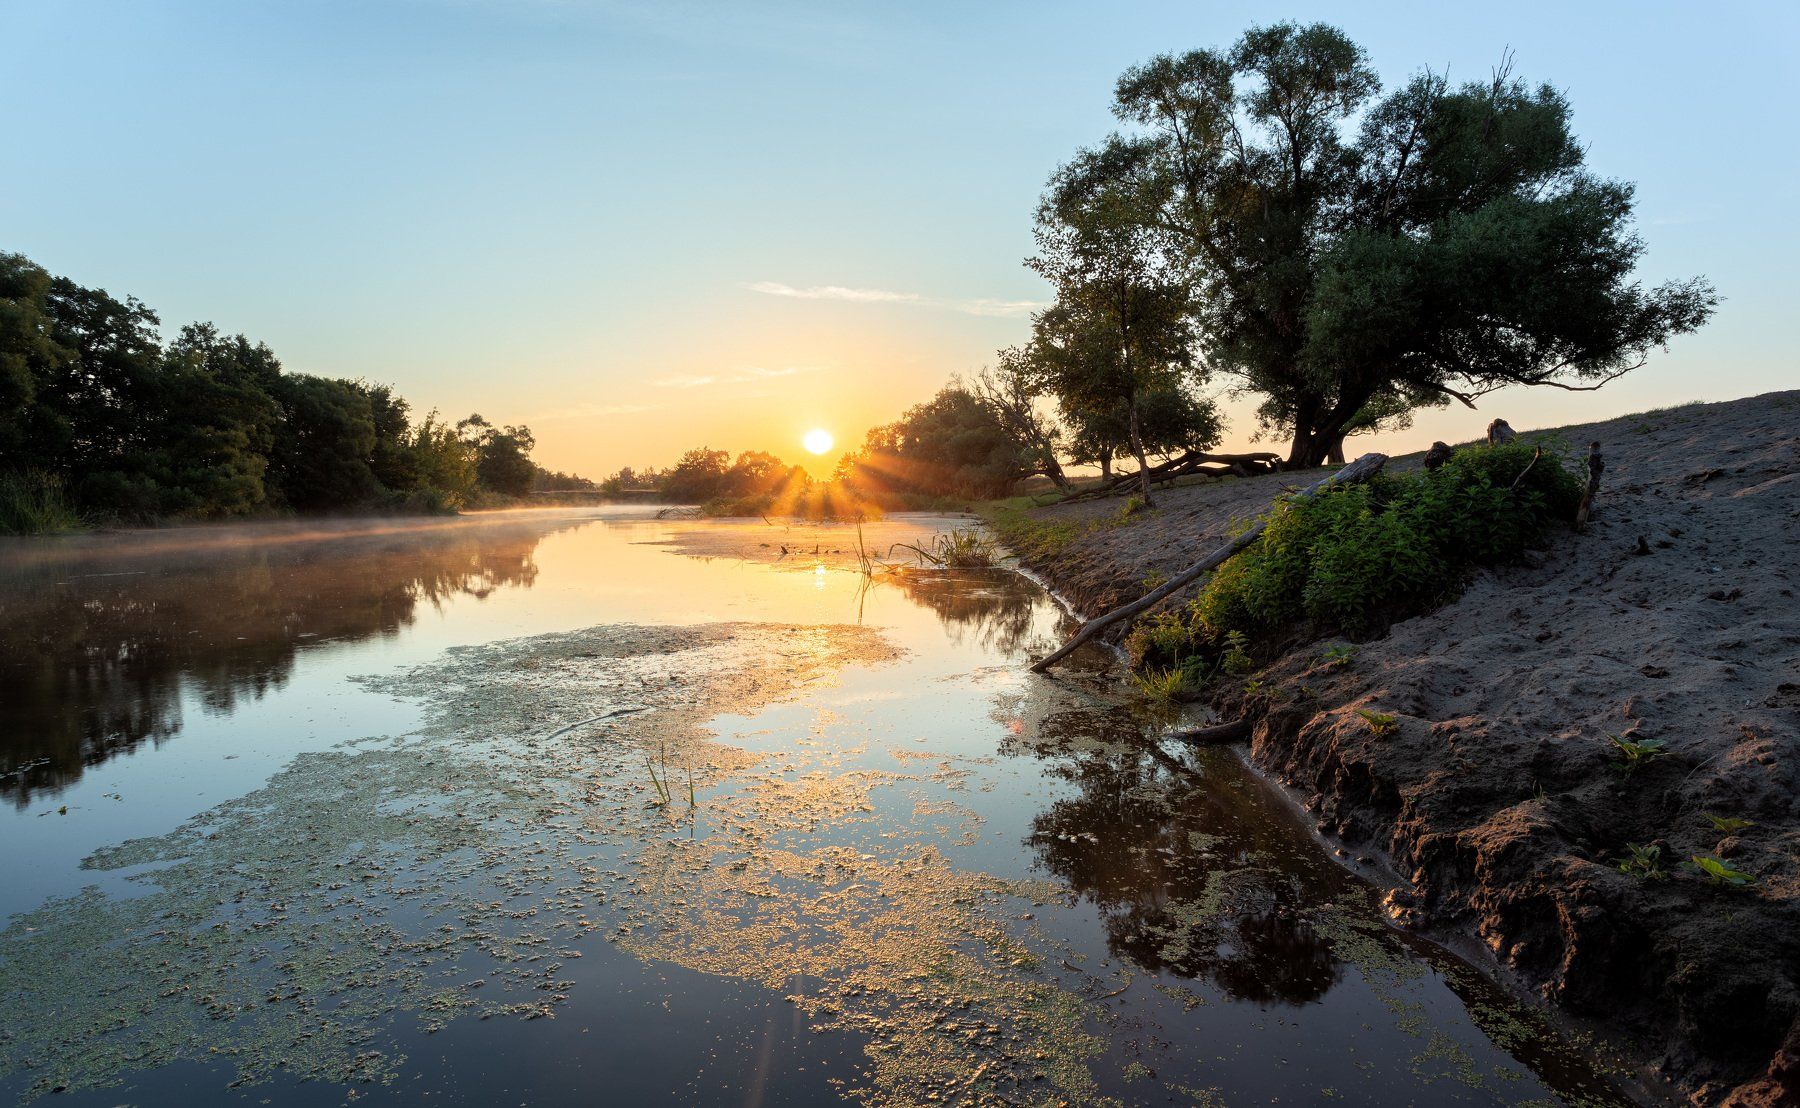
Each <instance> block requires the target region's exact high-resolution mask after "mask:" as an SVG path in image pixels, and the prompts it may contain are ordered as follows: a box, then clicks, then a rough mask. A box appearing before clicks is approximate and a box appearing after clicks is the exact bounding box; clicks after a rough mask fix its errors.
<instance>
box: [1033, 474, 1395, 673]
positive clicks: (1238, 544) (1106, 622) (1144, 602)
mask: <svg viewBox="0 0 1800 1108" xmlns="http://www.w3.org/2000/svg"><path fill="white" fill-rule="evenodd" d="M1386 464H1387V455H1386V454H1364V455H1363V456H1362V457H1360V458H1358V459H1356V460H1355V461H1354V462H1351V463H1350V464H1349V465H1347V466H1345V467H1344V468H1343V469H1340V470H1338V471H1337V472H1336V473H1333V474H1331V475H1330V476H1328V477H1321V478H1320V479H1319V480H1317V481H1314V482H1313V483H1312V484H1310V485H1308V486H1306V487H1305V488H1303V489H1301V490H1300V491H1299V492H1296V493H1295V494H1294V497H1293V499H1294V502H1296V503H1297V502H1299V501H1302V500H1310V499H1312V498H1313V497H1315V496H1317V495H1319V493H1321V492H1323V491H1325V490H1326V489H1328V488H1330V487H1331V486H1333V485H1354V484H1356V483H1357V482H1359V481H1367V480H1368V479H1369V478H1371V477H1373V476H1375V475H1376V474H1377V473H1380V472H1381V467H1382V466H1384V465H1386ZM1265 526H1266V521H1265V520H1258V521H1257V522H1256V523H1255V524H1253V525H1252V526H1251V527H1250V529H1249V530H1248V531H1245V532H1244V533H1243V534H1241V535H1239V536H1238V537H1237V538H1235V539H1232V540H1231V541H1230V542H1228V543H1226V544H1225V545H1224V546H1221V547H1219V549H1217V550H1215V551H1213V552H1212V553H1211V554H1208V555H1207V556H1206V557H1204V558H1202V559H1200V560H1199V561H1198V562H1195V563H1194V564H1193V565H1191V566H1189V567H1188V568H1186V569H1184V570H1182V571H1181V572H1180V573H1178V574H1176V575H1175V576H1173V577H1171V578H1169V580H1168V581H1166V582H1164V583H1163V585H1162V586H1161V587H1159V588H1157V589H1154V590H1152V591H1151V592H1149V593H1147V594H1146V595H1144V596H1143V597H1140V598H1139V599H1137V600H1134V601H1132V602H1131V603H1129V604H1126V605H1124V606H1122V607H1118V608H1114V609H1113V610H1112V611H1110V612H1106V613H1104V614H1102V615H1098V616H1095V617H1094V618H1093V619H1090V620H1088V621H1087V622H1086V623H1084V624H1082V625H1081V629H1080V630H1079V631H1077V632H1075V635H1074V637H1073V638H1071V639H1070V640H1069V641H1068V642H1066V643H1064V644H1063V645H1062V647H1061V649H1059V650H1056V651H1054V652H1053V653H1051V654H1048V655H1046V656H1045V657H1043V658H1040V659H1039V660H1038V661H1036V662H1033V663H1032V665H1031V668H1032V670H1033V671H1034V672H1037V673H1043V672H1044V671H1045V670H1047V669H1049V668H1050V667H1051V666H1053V665H1055V664H1056V663H1057V662H1060V661H1062V660H1063V659H1064V658H1066V657H1068V656H1069V655H1070V654H1071V653H1073V652H1074V650H1075V648H1076V647H1078V646H1080V645H1081V644H1082V643H1084V642H1087V641H1088V640H1089V639H1091V638H1093V637H1094V636H1095V635H1098V634H1099V633H1100V632H1101V631H1104V630H1106V628H1108V627H1110V626H1112V625H1113V624H1115V623H1117V622H1119V621H1120V620H1122V619H1130V618H1131V617H1132V616H1135V615H1137V614H1138V613H1140V612H1144V611H1148V610H1149V609H1151V608H1154V607H1155V606H1156V605H1158V604H1160V603H1161V602H1162V601H1163V600H1165V599H1167V598H1168V597H1170V596H1172V595H1174V594H1175V593H1177V592H1179V591H1181V590H1182V589H1184V588H1186V587H1187V586H1188V585H1191V584H1193V583H1194V582H1195V581H1196V580H1198V579H1199V578H1200V575H1201V574H1203V573H1205V572H1207V571H1208V570H1211V569H1217V568H1218V567H1219V566H1220V565H1222V564H1223V563H1224V562H1225V561H1226V560H1227V559H1228V558H1230V557H1231V556H1232V555H1233V554H1236V553H1237V552H1238V551H1240V550H1242V549H1244V548H1245V547H1247V546H1249V545H1250V544H1251V543H1253V542H1255V541H1256V540H1257V539H1260V538H1262V533H1263V528H1264V527H1265Z"/></svg>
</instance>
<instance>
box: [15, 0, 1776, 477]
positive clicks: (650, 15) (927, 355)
mask: <svg viewBox="0 0 1800 1108" xmlns="http://www.w3.org/2000/svg"><path fill="white" fill-rule="evenodd" d="M1797 12H1800V7H1797V6H1795V5H1792V4H1761V5H1758V4H1736V5H1723V6H1715V7H1710V8H1702V7H1701V6H1699V5H1692V4H1624V3H1583V4H1566V3H1564V4H1538V3H1509V4H1503V5H1481V6H1474V5H1444V4H1380V5H1375V4H1317V3H1311V4H1290V5H1286V6H1283V7H1279V8H1276V7H1271V6H1269V5H1267V4H1259V5H1251V4H1232V3H1192V2H1190V3H1184V4H1161V3H1143V4H1132V3H1106V4H1057V3H990V4H979V5H977V4H936V3H911V4H895V3H889V4H873V3H869V4H827V3H817V4H800V3H771V4H759V3H736V4H723V3H721V4H699V3H641V4H640V3H617V4H615V3H598V2H586V0H554V2H553V0H405V2H388V0H359V2H355V3H335V2H308V0H286V2H282V3H260V2H248V0H232V2H228V3H197V2H165V0H132V2H128V3H51V2H45V0H35V2H22V0H0V43H4V57H5V59H6V60H5V62H4V63H3V64H4V66H5V72H6V73H7V77H8V80H7V85H8V86H9V88H10V89H12V90H14V110H13V111H12V112H10V113H9V115H8V126H7V135H6V139H5V141H4V143H0V181H4V182H5V183H4V186H0V249H5V250H13V251H18V252H21V253H24V254H27V255H29V256H30V257H32V258H33V259H35V260H37V261H38V262H40V263H42V264H44V265H45V266H47V267H48V268H50V269H51V270H53V271H55V272H59V273H64V274H67V275H69V276H71V277H73V278H75V279H76V280H79V281H81V282H83V283H85V284H91V285H99V286H101V287H104V288H107V289H108V290H110V291H112V292H114V293H115V294H124V293H132V294H135V295H137V296H139V297H141V298H142V299H144V300H145V301H147V302H148V303H150V304H151V305H152V306H153V307H156V308H157V309H159V310H160V311H161V312H162V314H163V319H164V323H165V324H166V325H167V326H168V327H169V328H170V329H171V330H172V329H173V328H174V327H175V326H178V325H179V324H180V323H183V322H186V321H187V320H190V319H210V320H213V321H215V322H216V323H218V324H219V325H220V326H221V327H222V328H225V329H227V330H230V331H242V332H245V333H247V334H249V335H251V336H252V337H255V338H259V339H263V340H265V341H267V342H268V343H269V344H270V345H271V346H273V347H274V348H275V350H276V352H277V353H278V354H279V355H280V356H281V357H282V359H283V361H284V362H285V364H286V365H287V366H288V367H289V368H290V369H292V370H296V371H302V372H312V373H323V374H331V375H343V376H366V377H369V378H371V379H375V380H382V381H390V382H393V383H394V384H396V385H397V386H398V387H399V389H400V391H401V392H402V393H403V394H404V395H406V396H408V397H409V398H411V399H412V400H413V401H414V403H415V405H417V406H418V407H419V408H420V409H421V410H423V409H426V408H430V407H439V408H441V409H443V410H444V412H445V413H446V414H448V415H451V416H460V415H462V414H466V413H467V412H470V411H480V412H481V413H483V414H484V415H486V416H488V417H489V418H490V419H495V420H499V421H504V422H514V421H525V422H528V423H530V424H531V426H532V427H533V429H534V430H535V431H536V432H537V434H538V438H539V441H540V444H541V445H540V450H539V454H540V458H541V460H542V461H544V462H545V463H547V464H549V465H551V466H553V467H563V468H570V467H573V468H579V469H581V470H583V471H585V472H592V473H596V474H597V473H600V472H603V471H605V470H610V469H612V468H615V467H617V466H618V465H620V464H623V463H633V464H641V463H645V462H650V463H663V462H667V461H669V460H670V459H671V458H672V456H673V455H674V454H676V453H678V452H679V450H680V449H682V448H684V447H686V446H689V445H699V444H700V443H702V442H705V443H710V444H711V445H713V446H717V447H721V448H726V449H732V450H738V449H744V448H750V447H762V448H769V449H774V450H776V451H777V452H778V453H783V454H784V455H786V456H788V457H794V456H797V455H798V453H799V451H798V448H797V446H796V445H794V444H795V441H796V440H797V438H798V435H799V434H800V432H801V431H803V430H805V429H806V427H808V426H811V425H814V424H818V425H822V426H825V427H828V428H830V429H831V430H833V431H834V432H836V433H837V434H838V436H839V438H840V439H855V438H860V436H861V434H862V431H863V429H864V428H865V427H866V426H868V425H869V424H870V423H871V422H876V421H881V420H885V419H888V418H892V416H893V415H895V414H897V412H898V411H899V410H900V409H902V408H903V407H905V406H906V405H908V404H911V403H915V402H917V401H919V400H922V399H924V398H926V397H928V396H929V395H930V394H931V393H932V392H933V391H934V390H935V389H936V388H937V387H938V386H939V385H941V384H942V383H943V382H944V381H945V380H946V379H947V378H948V377H949V376H950V375H951V374H953V373H958V372H962V373H966V372H969V371H972V370H974V369H977V368H979V367H980V366H981V365H982V364H983V363H984V362H985V361H986V360H987V359H988V358H989V357H990V355H991V353H992V351H993V349H994V348H995V347H997V346H1002V345H1007V344H1010V343H1013V342H1017V341H1019V340H1021V339H1022V338H1024V337H1025V335H1026V333H1027V328H1028V318H1027V312H1028V310H1029V305H1030V304H1032V303H1033V302H1036V301H1040V300H1042V299H1044V298H1045V290H1044V288H1043V286H1042V284H1041V283H1040V282H1039V281H1038V279H1037V278H1036V277H1034V276H1033V275H1031V274H1030V273H1028V272H1027V271H1025V270H1024V269H1023V268H1022V266H1021V265H1020V260H1021V259H1022V258H1023V257H1024V256H1025V255H1027V254H1028V253H1029V252H1030V250H1031V236H1030V214H1031V210H1032V207H1033V204H1034V202H1035V199H1036V197H1037V194H1038V191H1039V190H1040V188H1041V187H1042V185H1043V182H1044V180H1045V178H1046V176H1047V175H1048V174H1049V173H1050V171H1051V170H1052V169H1053V168H1054V167H1055V166H1056V164H1057V163H1058V162H1059V161H1061V160H1063V159H1064V158H1066V157H1067V156H1068V155H1069V154H1070V153H1071V152H1072V151H1073V150H1074V149H1075V148H1076V147H1077V146H1079V145H1081V144H1084V143H1090V142H1094V141H1096V140H1098V139H1100V138H1101V137H1103V136H1104V135H1105V134H1106V132H1107V131H1108V130H1109V129H1110V128H1111V126H1112V120H1111V117H1110V115H1109V113H1108V103H1109V99H1110V92H1111V87H1112V83H1113V81H1114V80H1115V79H1116V78H1117V76H1118V74H1119V72H1120V71H1121V70H1123V69H1124V68H1125V67H1127V66H1129V65H1131V64H1133V63H1136V62H1138V61H1141V60H1143V59H1144V58H1146V57H1148V56H1150V55H1152V54H1155V53H1158V52H1164V51H1174V50H1182V49H1187V48H1190V47H1195V46H1203V45H1222V44H1226V43H1229V42H1230V41H1231V40H1232V39H1233V38H1235V37H1236V35H1237V34H1238V33H1239V32H1241V31H1242V30H1243V28H1245V27H1246V26H1249V25H1251V24H1254V23H1258V22H1268V21H1271V20H1274V19H1279V18H1291V19H1297V20H1302V21H1307V20H1313V19H1323V20H1327V21H1330V22H1333V23H1337V24H1338V25H1340V26H1342V27H1343V28H1344V29H1346V30H1347V31H1348V32H1349V33H1350V34H1351V35H1352V36H1353V37H1354V38H1356V39H1357V40H1358V41H1359V42H1361V43H1362V44H1363V45H1364V47H1365V48H1366V49H1367V50H1368V51H1369V53H1370V56H1371V59H1372V61H1373V62H1374V63H1375V65H1376V66H1377V68H1378V69H1379V70H1380V71H1381V73H1382V74H1383V77H1384V79H1385V80H1386V81H1387V82H1388V83H1389V84H1392V83H1394V82H1396V81H1398V80H1401V79H1403V78H1404V77H1406V76H1407V75H1408V74H1410V73H1412V72H1414V71H1416V70H1417V69H1419V68H1420V67H1422V66H1426V65H1430V66H1432V67H1434V68H1440V69H1441V68H1443V67H1445V66H1448V67H1449V70H1450V73H1451V76H1452V77H1453V78H1470V79H1474V78H1480V77H1483V76H1485V75H1486V74H1487V73H1488V71H1489V69H1490V68H1491V67H1492V66H1493V64H1494V63H1495V62H1496V61H1497V60H1498V59H1499V58H1500V56H1501V52H1502V50H1504V49H1506V48H1508V47H1510V48H1511V49H1513V50H1514V51H1515V52H1516V55H1517V69H1518V72H1519V73H1520V74H1521V75H1523V76H1525V77H1527V78H1528V79H1531V80H1546V81H1549V82H1551V83H1553V84H1555V85H1557V86H1559V87H1561V88H1562V89H1564V90H1565V91H1566V92H1567V93H1568V94H1569V96H1570V98H1571V100H1572V102H1573V105H1574V109H1575V122H1576V129H1577V132H1578V133H1579V134H1580V135H1581V136H1582V138H1583V139H1584V140H1585V141H1586V142H1587V144H1588V147H1589V159H1590V163H1591V165H1592V167H1593V168H1594V169H1595V170H1597V171H1598V172H1600V173H1603V174H1605V175H1608V176H1615V177H1622V178H1625V179H1628V180H1632V181H1635V182H1637V184H1638V199H1639V220H1640V230H1641V232H1642V234H1643V236H1644V237H1645V239H1646V240H1647V241H1648V243H1649V251H1648V253H1647V254H1646V257H1645V261H1644V267H1643V272H1644V277H1645V278H1646V279H1647V280H1649V281H1651V282H1655V281H1660V280H1663V279H1667V278H1671V277H1682V276H1687V275H1690V274H1694V273H1704V274H1706V275H1708V276H1709V277H1710V278H1711V279H1712V280H1713V281H1714V282H1715V283H1716V284H1717V285H1718V287H1719V290H1720V292H1721V293H1722V294H1723V296H1724V297H1725V303H1724V304H1723V306H1722V307H1721V310H1720V312H1719V315H1718V317H1717V319H1716V320H1715V322H1714V323H1713V324H1712V325H1711V326H1710V327H1708V328H1707V330H1706V331H1704V332H1703V333H1701V334H1700V335H1697V336H1692V337H1689V338H1687V339H1683V340H1680V341H1679V342H1678V344H1677V345H1676V346H1675V347H1674V349H1673V350H1672V351H1671V352H1670V353H1668V354H1665V355H1660V356H1658V357H1657V358H1656V359H1655V360H1653V361H1652V363H1651V364H1650V365H1649V366H1646V367H1645V368H1644V369H1641V370H1639V371H1637V373H1635V374H1633V375H1632V376H1631V377H1629V378H1627V379H1625V380H1623V381H1621V382H1618V383H1617V384H1615V385H1613V386H1609V387H1608V388H1607V389H1606V390H1604V391H1602V392H1600V393H1596V394H1592V395H1579V396H1577V395H1571V394H1566V393H1557V392H1552V393H1547V394H1533V395H1530V396H1519V395H1509V394H1502V395H1500V396H1496V397H1492V398H1489V400H1488V401H1486V402H1485V403H1484V406H1483V412H1482V413H1479V414H1477V413H1471V412H1467V411H1462V410H1458V411H1446V412H1442V413H1435V412H1434V413H1428V414H1427V415H1426V416H1425V417H1423V418H1422V419H1421V421H1420V423H1419V426H1418V427H1417V428H1415V429H1414V430H1413V431H1412V432H1408V433H1403V434H1400V435H1396V436H1393V437H1392V438H1390V439H1388V440H1386V441H1383V442H1380V443H1377V444H1376V445H1379V446H1382V447H1384V448H1388V449H1411V448H1415V447H1417V446H1422V445H1423V444H1424V443H1427V442H1429V441H1430V440H1431V439H1432V438H1439V437H1442V438H1448V439H1451V440H1453V441H1454V440H1455V439H1459V438H1469V437H1472V436H1473V435H1475V434H1476V433H1477V432H1478V431H1479V428H1480V426H1481V425H1482V424H1483V423H1485V420H1486V419H1487V418H1489V417H1490V416H1491V415H1493V414H1502V415H1506V416H1507V417H1508V418H1510V419H1512V421H1513V422H1514V424H1515V425H1518V426H1538V425H1544V424H1550V423H1557V422H1567V421H1569V420H1576V419H1585V418H1591V417H1596V416H1602V415H1610V414H1616V413H1618V412H1623V411H1629V410H1633V409H1637V408H1643V407H1649V406H1654V405H1657V404H1667V403H1674V402H1678V401H1683V400H1689V399H1696V398H1712V399H1724V398H1729V397H1736V396H1742V395H1747V394H1750V393H1755V392H1762V391H1768V390H1771V389H1775V388H1782V387H1795V386H1800V372H1796V359H1795V357H1794V355H1793V353H1792V339H1791V337H1790V335H1789V334H1788V333H1787V332H1788V329H1789V328H1788V326H1787V324H1788V318H1789V317H1790V316H1791V315H1792V314H1793V308H1792V304H1793V302H1794V301H1795V299H1796V293H1800V281H1796V279H1795V277H1794V276H1793V267H1792V264H1791V259H1793V258H1794V257H1795V256H1796V254H1800V241H1797V240H1800V233H1797V230H1796V227H1797V223H1796V219H1795V215H1794V206H1795V199H1796V197H1795V193H1796V185H1795V179H1796V170H1797V169H1800V154H1797V152H1796V142H1795V139H1796V137H1797V136H1796V128H1795V127H1794V125H1793V124H1792V121H1791V120H1792V116H1791V112H1792V108H1791V99H1792V96H1793V92H1794V89H1793V76H1792V75H1793V73H1794V72H1795V71H1796V66H1795V62H1796V47H1795V45H1794V43H1795V36H1796V32H1797V31H1800V15H1797V14H1796V13H1797ZM845 290H853V291H845ZM1232 411H1233V412H1234V413H1235V419H1234V423H1233V428H1232V433H1231V436H1230V440H1231V442H1232V444H1233V445H1241V444H1242V443H1243V442H1244V441H1246V440H1247V438H1248V436H1249V434H1250V433H1251V432H1252V430H1253V426H1252V423H1251V421H1250V419H1249V418H1248V415H1247V414H1246V406H1245V405H1244V404H1234V405H1232Z"/></svg>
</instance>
